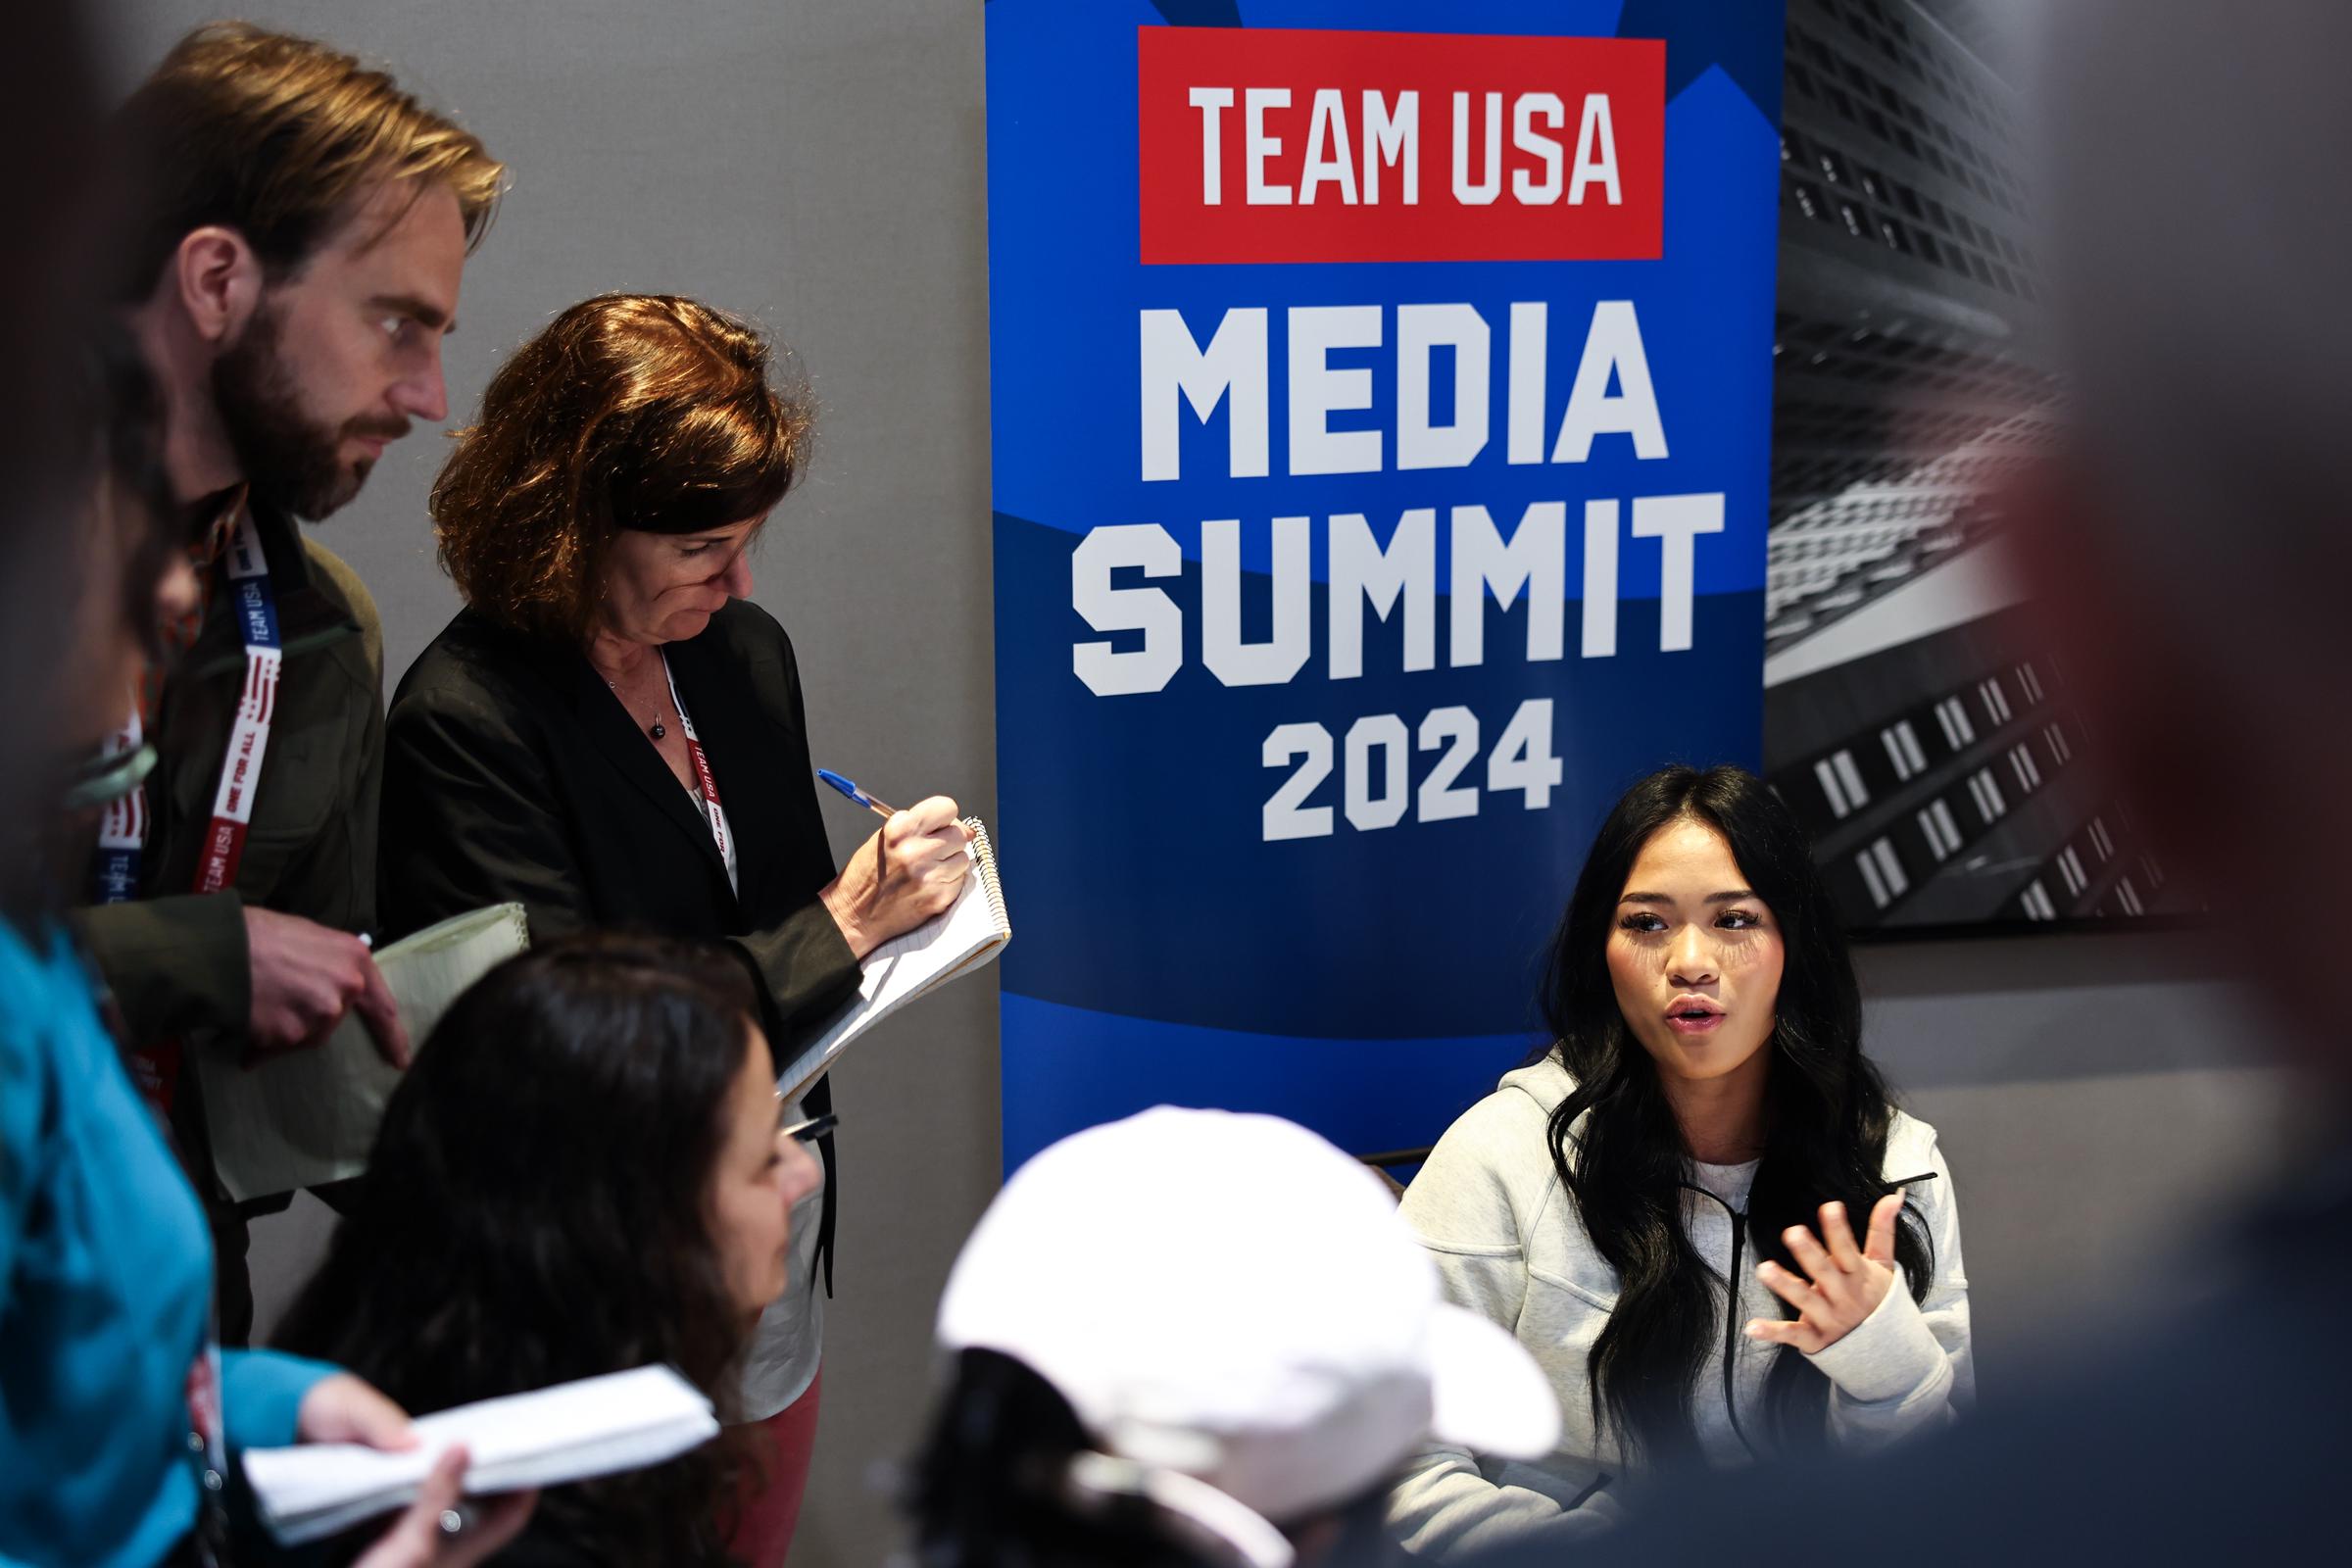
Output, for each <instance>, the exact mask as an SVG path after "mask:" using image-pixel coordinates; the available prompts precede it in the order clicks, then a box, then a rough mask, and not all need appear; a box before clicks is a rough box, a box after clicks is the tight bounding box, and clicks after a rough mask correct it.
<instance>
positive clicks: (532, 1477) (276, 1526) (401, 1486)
mask: <svg viewBox="0 0 2352 1568" xmlns="http://www.w3.org/2000/svg"><path fill="white" fill-rule="evenodd" d="M416 1429H417V1440H418V1442H417V1446H416V1447H414V1448H409V1449H405V1450H403V1451H401V1452H398V1453H387V1452H385V1451H383V1450H382V1449H380V1448H364V1447H362V1446H359V1445H358V1444H354V1443H308V1444H303V1445H301V1446H297V1447H291V1448H254V1449H249V1450H247V1452H246V1454H245V1475H246V1478H247V1479H248V1480H250V1481H251V1482H252V1483H253V1492H254V1496H255V1498H256V1499H257V1500H258V1501H259V1502H260V1504H261V1509H262V1518H263V1520H264V1521H265V1522H266V1523H268V1525H269V1526H270V1534H271V1535H273V1536H275V1537H276V1538H277V1539H278V1541H279V1543H280V1544H284V1545H288V1546H295V1545H300V1544H302V1543H304V1542H306V1541H316V1540H318V1539H319V1537H321V1536H330V1535H333V1534H334V1533H335V1532H336V1531H338V1530H342V1529H346V1528H348V1527H349V1526H351V1525H355V1524H358V1523H359V1522H360V1521H361V1520H363V1519H368V1518H372V1517H373V1516H374V1515H376V1514H379V1513H384V1512H387V1511H389V1510H390V1509H393V1508H405V1507H407V1506H408V1505H409V1504H410V1503H412V1502H414V1501H416V1500H417V1492H418V1491H419V1490H420V1489H421V1488H422V1487H423V1485H424V1480H425V1477H426V1476H427V1475H429V1474H431V1472H432V1468H433V1461H435V1460H436V1459H438V1458H440V1457H441V1455H442V1454H443V1453H444V1452H445V1451H447V1449H448V1448H449V1447H450V1446H452V1445H453V1444H460V1443H462V1444H464V1445H465V1446H466V1455H467V1461H466V1481H465V1487H466V1493H467V1494H468V1495H483V1494H489V1493H497V1492H519V1491H521V1490H523V1489H524V1488H526V1487H553V1486H561V1485H562V1484H563V1483H564V1482H566V1481H585V1480H587V1479H588V1478H589V1477H591V1476H606V1475H616V1474H618V1473H620V1472H621V1471H624V1470H642V1469H644V1468H645V1467H646V1466H648V1465H656V1464H660V1463H662V1461H663V1460H666V1459H674V1458H676V1457H677V1456H678V1455H679V1454H681V1453H684V1452H686V1451H687V1450H688V1449H690V1448H696V1447H700V1446H702V1445H703V1444H705V1443H708V1442H710V1441H711V1439H712V1438H714V1437H716V1436H718V1421H717V1419H716V1418H715V1417H714V1416H713V1415H712V1414H711V1401H710V1400H709V1399H706V1398H704V1397H703V1396H702V1395H701V1394H700V1393H698V1392H696V1390H695V1387H694V1385H693V1384H691V1383H688V1382H687V1381H686V1380H685V1379H684V1378H682V1377H680V1376H679V1375H678V1374H677V1373H676V1372H674V1371H672V1370H670V1369H669V1368H668V1367H665V1366H644V1367H639V1368H638V1369H637V1370H636V1371H634V1372H613V1373H610V1374H608V1375H606V1376H604V1377H600V1378H583V1379H581V1380H580V1381H579V1382H577V1383H561V1384H558V1385H557V1386H556V1387H554V1388H552V1389H541V1390H539V1391H538V1392H537V1393H535V1394H513V1395H508V1396H507V1397H504V1398H498V1399H483V1400H481V1401H480V1402H479V1403H475V1404H462V1405H459V1406H458V1407H457V1408H455V1409H452V1410H443V1411H441V1412H439V1413H438V1414H435V1415H428V1416H419V1417H418V1418H417V1422H416Z"/></svg>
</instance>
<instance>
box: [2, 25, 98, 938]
mask: <svg viewBox="0 0 2352 1568" xmlns="http://www.w3.org/2000/svg"><path fill="white" fill-rule="evenodd" d="M8 34H9V40H8V48H7V49H5V50H0V142H4V143H5V144H6V146H7V147H8V148H9V151H10V154H11V163H12V167H13V170H14V173H13V175H12V177H11V180H10V185H9V217H10V238H9V242H8V243H7V244H6V245H4V246H0V365H6V366H7V367H8V372H9V373H8V375H7V376H6V377H5V378H4V379H0V689H5V690H6V691H7V692H8V693H9V701H10V715H9V722H10V725H11V727H12V729H13V730H14V731H15V736H14V738H13V739H12V740H11V741H10V743H9V744H8V745H6V746H0V834H5V835H7V836H8V837H7V840H6V841H5V843H0V918H8V919H17V920H23V919H29V918H31V917H33V916H34V915H35V914H37V913H38V912H39V911H40V910H41V908H42V907H44V906H45V905H46V903H47V902H48V900H49V899H50V897H51V895H52V894H53V893H54V892H55V891H56V890H55V889H54V887H53V886H52V884H51V880H50V875H49V867H48V865H47V863H46V858H45V857H43V856H40V855H36V854H33V853H30V852H29V851H28V850H25V849H23V848H21V846H23V845H24V844H25V840H26V838H27V836H28V835H39V834H42V833H45V831H46V824H47V822H48V820H49V818H50V816H51V814H52V813H53V812H54V811H55V810H56V807H57V799H58V796H57V791H58V787H59V777H58V769H59V768H60V767H61V766H62V765H64V764H65V762H66V761H67V759H64V758H62V757H59V756H58V755H56V754H55V751H54V749H53V748H50V747H47V746H45V745H44V744H43V738H44V737H48V736H53V735H57V734H59V733H61V732H62V731H63V730H64V729H65V727H66V724H67V719H68V714H67V713H66V711H65V709H66V707H67V706H68V705H69V704H70V703H71V701H72V698H73V693H72V692H71V691H70V689H69V686H68V684H67V682H66V681H65V680H64V679H62V678H61V676H62V674H63V671H62V670H61V667H60V659H59V650H60V649H61V648H64V647H65V646H66V644H67V642H68V641H69V639H70V637H71V635H72V627H73V616H74V613H75V608H76V606H77V605H78V604H79V602H80V599H81V596H82V594H83V593H84V592H88V591H95V592H101V593H112V592H113V591H114V588H115V584H114V579H113V577H112V576H111V575H110V574H107V573H104V572H102V571H101V570H100V569H99V567H100V564H99V563H97V562H94V561H92V560H90V559H88V552H86V551H85V550H83V549H82V548H81V545H82V543H83V538H82V534H81V531H80V530H78V529H77V528H75V527H74V525H73V516H74V512H75V509H76V508H77V507H78V506H80V505H81V504H82V502H83V500H84V494H83V488H82V486H83V481H84V480H85V479H86V477H87V474H86V471H85V465H84V461H83V460H84V455H85V453H86V451H87V448H86V445H85V440H84V432H85V431H86V430H87V428H88V425H87V424H86V422H85V421H84V417H83V416H84V411H85V410H87V408H88V407H89V403H88V400H87V399H86V398H84V397H83V396H79V395H75V393H74V392H72V391H70V392H69V395H67V396H64V397H60V396H59V395H58V392H59V388H60V387H61V386H64V387H67V388H70V389H75V388H79V387H80V386H81V385H82V384H83V382H84V379H85V369H84V366H83V362H82V358H81V356H82V343H81V340H80V333H81V329H82V327H83V325H84V323H85V322H86V321H87V320H88V319H89V316H90V314H91V312H92V311H93V310H94V308H95V307H96V306H97V305H98V303H99V302H98V300H97V299H96V297H95V295H94V292H93V291H91V290H89V289H87V288H86V287H85V285H86V283H87V281H88V279H89V277H90V276H91V273H92V268H91V263H92V261H93V259H94V258H95V256H96V255H97V254H98V251H99V249H100V234H99V228H100V221H101V220H102V218H103V217H104V212H103V207H104V203H105V200H106V196H107V193H108V192H109V191H110V190H111V188H112V181H111V180H110V179H109V178H108V177H107V171H106V166H105V164H104V162H103V160H102V159H101V157H100V156H99V138H98V135H97V131H98V96H97V87H96V82H95V73H94V71H93V68H92V60H91V51H90V48H89V43H90V38H89V36H88V29H87V28H86V27H85V26H84V25H83V12H82V9H81V8H80V7H79V6H77V5H74V4H72V3H70V0H24V3H23V4H21V5H15V6H12V7H11V8H10V10H9V18H8ZM93 578H96V579H99V581H98V582H97V583H96V584H95V586H93V582H92V579H93Z"/></svg>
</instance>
